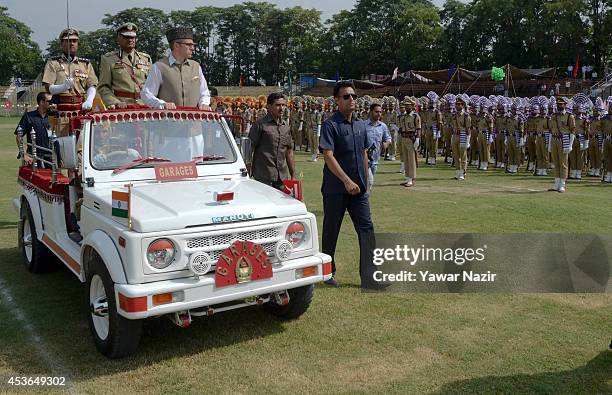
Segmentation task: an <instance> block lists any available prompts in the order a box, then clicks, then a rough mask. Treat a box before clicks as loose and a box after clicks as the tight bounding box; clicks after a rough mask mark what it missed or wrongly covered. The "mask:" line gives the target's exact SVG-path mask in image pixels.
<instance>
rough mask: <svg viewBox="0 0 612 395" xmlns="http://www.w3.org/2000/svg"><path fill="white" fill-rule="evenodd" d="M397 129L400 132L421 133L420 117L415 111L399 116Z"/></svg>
mask: <svg viewBox="0 0 612 395" xmlns="http://www.w3.org/2000/svg"><path fill="white" fill-rule="evenodd" d="M399 128H400V130H401V131H402V132H413V133H419V132H420V131H421V117H420V116H419V114H417V113H416V112H415V111H412V112H411V113H409V114H408V113H404V114H400V116H399Z"/></svg>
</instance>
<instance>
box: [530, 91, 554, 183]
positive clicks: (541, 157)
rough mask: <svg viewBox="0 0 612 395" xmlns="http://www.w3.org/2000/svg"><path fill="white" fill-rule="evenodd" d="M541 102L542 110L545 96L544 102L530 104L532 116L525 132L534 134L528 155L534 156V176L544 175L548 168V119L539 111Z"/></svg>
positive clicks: (544, 108) (543, 109)
mask: <svg viewBox="0 0 612 395" xmlns="http://www.w3.org/2000/svg"><path fill="white" fill-rule="evenodd" d="M541 104H543V106H541V107H542V111H545V110H546V107H547V105H548V103H547V101H546V98H544V103H542V102H539V101H538V102H537V103H534V104H533V105H532V116H531V117H530V118H529V120H528V121H527V126H528V130H527V132H528V133H531V134H533V135H534V136H535V142H534V152H533V154H532V153H530V155H533V156H535V158H533V159H532V160H534V161H535V169H536V176H546V175H547V170H548V150H547V144H546V140H547V139H546V134H547V133H549V132H547V131H548V130H550V126H549V119H548V118H547V117H546V116H544V115H543V114H542V113H541V111H540V105H541ZM530 149H531V148H530Z"/></svg>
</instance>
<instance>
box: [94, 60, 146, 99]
mask: <svg viewBox="0 0 612 395" xmlns="http://www.w3.org/2000/svg"><path fill="white" fill-rule="evenodd" d="M130 59H131V60H130ZM151 65H152V62H151V57H150V56H149V55H147V54H146V53H144V52H138V51H132V52H131V53H126V52H123V51H121V50H119V51H115V52H109V53H107V54H105V55H102V58H101V59H100V84H99V86H98V92H99V93H100V96H101V97H102V100H103V101H104V104H106V105H107V106H112V105H116V104H118V103H121V102H126V103H135V102H136V100H137V99H138V103H141V104H142V101H141V100H139V99H140V91H141V90H142V87H143V86H144V83H145V81H146V79H147V76H148V75H149V70H151ZM115 91H120V92H125V93H131V94H133V95H134V97H136V98H137V99H134V98H128V97H122V96H119V97H117V96H116V95H115Z"/></svg>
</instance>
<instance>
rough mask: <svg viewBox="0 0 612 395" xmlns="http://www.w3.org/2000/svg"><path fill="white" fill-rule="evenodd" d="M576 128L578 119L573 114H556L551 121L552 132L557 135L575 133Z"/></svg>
mask: <svg viewBox="0 0 612 395" xmlns="http://www.w3.org/2000/svg"><path fill="white" fill-rule="evenodd" d="M575 128H576V119H575V118H574V116H573V115H572V114H568V113H565V114H555V115H554V116H553V118H552V119H551V130H554V132H555V133H563V134H568V133H573V132H574V129H575Z"/></svg>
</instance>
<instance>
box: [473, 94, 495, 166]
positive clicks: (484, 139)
mask: <svg viewBox="0 0 612 395" xmlns="http://www.w3.org/2000/svg"><path fill="white" fill-rule="evenodd" d="M480 102H481V103H480V105H481V108H482V112H481V113H480V115H479V116H478V123H477V125H476V127H477V128H478V153H479V158H478V159H479V162H480V163H479V164H478V169H479V170H487V169H488V167H489V159H490V148H491V140H492V134H493V116H492V115H491V113H490V111H489V108H490V107H491V106H492V105H493V103H491V101H490V100H489V99H487V98H485V97H483V98H481V100H480Z"/></svg>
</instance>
